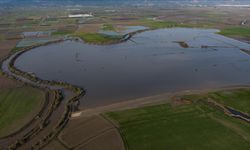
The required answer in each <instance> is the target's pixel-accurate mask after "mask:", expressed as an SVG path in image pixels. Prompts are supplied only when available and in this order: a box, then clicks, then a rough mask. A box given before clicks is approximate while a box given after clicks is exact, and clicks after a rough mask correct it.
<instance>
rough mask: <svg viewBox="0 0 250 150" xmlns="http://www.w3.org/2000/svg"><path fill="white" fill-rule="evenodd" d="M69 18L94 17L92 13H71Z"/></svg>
mask: <svg viewBox="0 0 250 150" xmlns="http://www.w3.org/2000/svg"><path fill="white" fill-rule="evenodd" d="M68 17H69V18H86V17H93V15H92V13H89V14H74V15H69V16H68Z"/></svg>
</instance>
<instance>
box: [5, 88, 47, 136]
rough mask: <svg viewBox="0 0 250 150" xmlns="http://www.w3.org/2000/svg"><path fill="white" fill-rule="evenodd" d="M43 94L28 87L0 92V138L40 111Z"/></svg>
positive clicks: (22, 124) (15, 129)
mask: <svg viewBox="0 0 250 150" xmlns="http://www.w3.org/2000/svg"><path fill="white" fill-rule="evenodd" d="M43 101H44V93H43V92H41V91H39V90H37V89H34V88H30V87H22V88H15V89H1V90H0V136H1V137H2V136H6V135H8V134H10V133H12V132H15V131H17V130H18V129H19V128H20V127H22V126H24V125H25V124H26V123H27V122H28V121H29V120H30V119H31V118H33V117H35V115H36V113H38V111H40V109H41V107H42V105H43Z"/></svg>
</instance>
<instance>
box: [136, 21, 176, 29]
mask: <svg viewBox="0 0 250 150" xmlns="http://www.w3.org/2000/svg"><path fill="white" fill-rule="evenodd" d="M140 22H141V23H142V24H143V25H144V26H147V27H150V28H151V29H160V28H171V27H176V26H177V23H176V22H173V21H154V20H148V19H143V20H140Z"/></svg>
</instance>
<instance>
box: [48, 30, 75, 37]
mask: <svg viewBox="0 0 250 150" xmlns="http://www.w3.org/2000/svg"><path fill="white" fill-rule="evenodd" d="M73 33H74V32H73V31H66V30H65V31H60V30H58V31H55V32H52V35H53V36H65V35H71V34H73Z"/></svg>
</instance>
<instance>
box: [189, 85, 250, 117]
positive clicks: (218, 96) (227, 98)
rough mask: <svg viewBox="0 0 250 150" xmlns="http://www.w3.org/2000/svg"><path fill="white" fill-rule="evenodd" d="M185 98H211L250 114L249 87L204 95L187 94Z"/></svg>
mask: <svg viewBox="0 0 250 150" xmlns="http://www.w3.org/2000/svg"><path fill="white" fill-rule="evenodd" d="M185 98H186V99H190V100H199V99H208V98H210V99H212V100H215V101H217V102H219V103H220V104H223V105H225V106H230V107H232V108H234V109H237V110H240V111H242V112H245V113H248V114H250V89H237V90H227V91H218V92H212V93H208V94H204V95H189V96H185Z"/></svg>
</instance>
